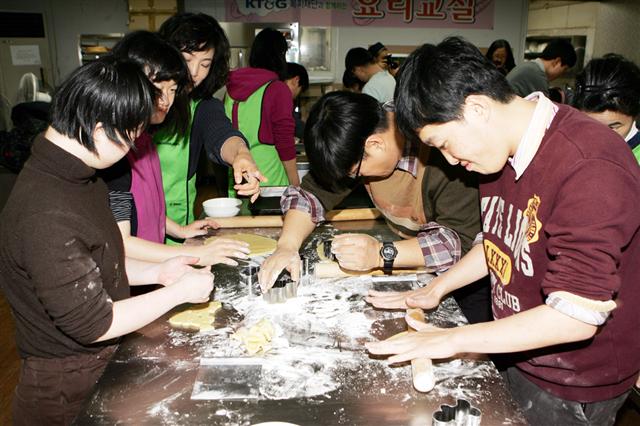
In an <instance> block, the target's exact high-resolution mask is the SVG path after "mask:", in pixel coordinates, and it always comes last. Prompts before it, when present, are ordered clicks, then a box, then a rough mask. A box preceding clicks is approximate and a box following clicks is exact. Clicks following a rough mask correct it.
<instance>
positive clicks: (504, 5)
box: [184, 0, 528, 81]
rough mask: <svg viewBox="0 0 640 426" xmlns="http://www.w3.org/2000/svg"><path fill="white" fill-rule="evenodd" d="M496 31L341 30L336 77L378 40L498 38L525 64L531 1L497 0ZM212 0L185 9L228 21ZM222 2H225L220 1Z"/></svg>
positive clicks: (484, 42) (482, 43) (192, 0)
mask: <svg viewBox="0 0 640 426" xmlns="http://www.w3.org/2000/svg"><path fill="white" fill-rule="evenodd" d="M495 2H496V4H495V18H494V28H493V29H492V30H453V29H446V28H433V29H430V28H425V29H415V28H414V29H404V28H362V27H355V26H354V27H337V28H334V29H333V31H332V47H333V77H334V81H341V79H342V73H343V72H344V57H345V56H346V54H347V51H348V50H349V49H351V48H352V47H357V46H361V47H365V48H366V47H367V46H369V45H370V44H373V43H375V42H377V41H380V42H382V43H384V44H386V45H405V46H420V45H422V44H424V43H438V42H440V41H441V40H442V39H443V38H445V37H447V36H451V35H459V36H463V37H465V38H467V39H468V40H469V41H471V42H472V43H474V44H476V45H477V46H478V47H485V48H486V47H489V45H490V44H491V43H492V42H493V41H494V40H496V39H500V38H503V39H506V40H508V41H509V43H510V44H511V47H512V48H513V49H514V56H515V57H516V63H519V62H520V61H522V55H523V51H524V39H525V37H526V29H527V13H528V0H495ZM215 3H216V2H214V1H211V0H185V2H184V4H185V10H187V11H189V12H204V13H208V14H210V15H212V16H214V17H215V18H216V19H218V20H220V21H223V20H224V18H225V17H224V8H223V7H220V6H219V5H216V4H215ZM219 3H222V2H219Z"/></svg>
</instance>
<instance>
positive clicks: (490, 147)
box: [367, 38, 640, 425]
mask: <svg viewBox="0 0 640 426" xmlns="http://www.w3.org/2000/svg"><path fill="white" fill-rule="evenodd" d="M427 71H428V72H427ZM398 85H399V87H398V91H397V93H396V97H397V99H396V108H397V120H398V125H399V127H400V129H401V130H402V131H403V132H404V133H406V134H408V135H413V136H415V135H417V136H418V137H419V138H420V140H422V142H424V143H426V144H428V145H431V146H434V147H436V148H438V149H440V151H441V152H442V153H443V154H444V156H445V157H446V158H447V160H448V161H449V162H450V163H451V164H460V165H461V166H463V167H465V168H466V169H467V170H472V171H475V172H478V173H480V174H482V175H484V176H483V179H482V180H481V185H480V203H481V206H480V207H481V213H482V225H483V226H482V231H483V232H482V234H480V235H478V238H476V242H477V245H476V246H475V247H474V248H472V249H471V250H470V251H469V253H468V254H467V255H466V256H465V257H463V258H462V259H461V260H460V262H458V263H457V264H456V265H454V266H453V267H452V268H451V269H449V270H448V271H447V272H446V273H444V274H442V275H440V276H439V277H437V278H435V279H434V280H433V282H432V283H431V284H430V285H429V286H427V287H425V288H422V289H419V290H416V291H413V292H409V293H406V292H405V293H393V294H389V293H377V292H372V294H370V296H369V297H368V301H369V302H370V303H372V304H373V305H374V306H377V307H384V308H404V307H408V306H420V307H423V308H432V307H434V306H436V305H437V304H438V303H439V301H440V300H441V298H442V297H443V296H444V295H446V294H448V293H449V292H451V291H453V290H455V289H457V288H460V287H463V286H464V285H466V284H467V283H470V282H473V281H475V280H477V279H479V278H480V277H482V276H484V275H486V274H489V275H490V278H491V285H492V304H493V314H494V318H495V320H494V321H492V322H488V323H480V324H474V325H470V326H466V327H459V328H454V329H438V328H435V327H429V326H421V325H420V324H419V323H416V322H415V321H413V320H411V319H410V318H407V322H408V323H409V324H410V325H411V326H413V327H416V328H417V329H420V330H421V331H420V332H419V333H415V335H411V336H407V337H404V338H399V339H397V340H393V341H386V342H379V343H370V344H367V347H368V349H369V351H370V352H372V353H376V354H395V355H394V356H392V357H391V358H390V361H392V362H400V361H403V360H408V359H413V358H418V357H427V358H434V359H438V358H446V357H450V356H454V355H455V354H457V353H463V352H476V353H494V354H495V353H511V354H512V356H511V358H510V359H511V361H512V365H511V366H510V367H509V368H508V369H507V370H506V371H505V372H504V373H503V375H504V376H505V380H506V381H507V385H508V386H509V388H510V390H511V392H512V394H513V397H514V398H515V399H516V400H517V401H518V402H519V403H520V405H521V407H522V409H523V411H524V413H525V415H526V417H527V420H528V421H529V422H530V423H531V424H534V425H552V424H553V425H556V424H557V425H560V424H561V425H568V424H571V425H574V424H598V425H604V424H613V422H614V420H615V414H616V411H617V410H618V408H619V407H620V405H621V404H622V403H623V402H624V399H625V398H626V395H627V394H628V392H629V390H630V389H631V387H632V386H633V384H634V383H635V380H636V378H637V377H638V370H639V369H640V334H639V333H638V327H639V326H640V316H638V314H637V311H636V310H637V305H638V302H640V287H639V286H638V281H639V280H640V262H638V261H637V259H638V258H639V257H640V232H638V230H639V229H640V216H638V214H637V212H638V210H639V209H640V168H638V166H637V163H636V161H635V159H634V157H633V155H632V154H631V151H630V150H629V149H628V147H626V146H625V145H624V144H619V143H616V140H617V138H618V137H617V136H616V135H615V133H614V132H613V131H611V130H610V129H608V128H607V127H606V126H603V125H601V124H600V123H598V122H596V121H595V120H592V119H590V118H589V117H587V116H586V115H583V114H582V113H579V112H578V111H576V110H574V109H572V108H570V107H566V106H563V105H555V104H553V103H552V102H551V101H549V100H548V99H547V98H545V97H544V96H543V95H542V94H540V93H534V94H532V95H530V96H529V97H527V98H526V99H523V98H520V97H518V96H516V95H515V94H514V93H513V91H512V89H510V88H509V86H508V84H507V82H506V80H505V79H504V77H502V75H501V74H499V72H498V71H496V69H495V68H494V67H493V66H492V65H491V63H489V62H488V61H487V60H486V59H485V58H484V57H483V56H482V54H481V53H480V51H479V50H478V49H477V48H475V47H474V46H473V45H471V44H469V43H468V42H466V41H464V40H462V39H459V38H449V39H446V40H444V41H443V42H442V43H440V44H439V45H437V46H433V45H424V46H422V47H421V48H419V49H418V50H416V51H415V52H414V53H413V54H412V55H411V56H410V57H409V58H408V60H407V62H406V63H405V65H404V68H403V70H402V72H401V76H400V80H399V83H398Z"/></svg>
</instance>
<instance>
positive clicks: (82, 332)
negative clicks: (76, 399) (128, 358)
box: [0, 136, 129, 358]
mask: <svg viewBox="0 0 640 426" xmlns="http://www.w3.org/2000/svg"><path fill="white" fill-rule="evenodd" d="M94 175H95V170H94V169H92V168H90V167H88V166H87V165H85V164H84V163H83V162H82V161H80V160H79V159H78V158H76V157H74V156H72V155H71V154H69V153H67V152H66V151H64V150H62V149H60V148H59V147H57V146H56V145H54V144H53V143H51V142H50V141H48V140H46V139H45V138H44V137H42V136H39V137H38V138H36V140H35V142H34V145H33V149H32V155H31V157H30V159H29V160H28V161H27V163H26V164H25V166H24V169H23V170H22V172H21V173H20V175H19V176H18V180H17V181H16V184H15V187H14V189H13V192H12V193H11V196H10V197H9V200H8V201H7V205H6V207H5V209H4V210H3V212H2V215H1V216H0V241H1V242H2V243H1V244H0V288H2V291H3V292H4V295H5V297H6V298H7V300H8V301H9V304H10V305H11V309H12V312H13V315H14V317H15V322H16V340H17V345H18V351H19V353H20V356H21V357H28V356H37V357H43V358H58V357H66V356H70V355H75V354H78V353H91V352H97V351H99V350H100V349H102V348H103V347H104V346H105V345H107V344H112V343H113V342H103V343H100V344H92V343H91V342H93V341H94V340H95V339H97V338H98V337H100V336H102V335H103V334H104V333H105V332H106V331H107V330H108V329H109V327H110V326H111V321H112V316H113V314H112V308H113V301H117V300H121V299H125V298H127V297H128V296H129V283H128V281H127V276H126V273H125V263H124V247H123V243H122V238H121V236H120V232H119V230H118V227H117V225H116V223H115V221H114V219H113V215H112V214H111V210H110V209H109V199H108V193H107V188H106V186H105V184H104V182H102V180H100V179H97V178H96V177H95V176H94Z"/></svg>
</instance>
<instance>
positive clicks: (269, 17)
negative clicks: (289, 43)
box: [225, 0, 495, 29]
mask: <svg viewBox="0 0 640 426" xmlns="http://www.w3.org/2000/svg"><path fill="white" fill-rule="evenodd" d="M494 7H495V0H225V12H226V21H227V22H268V23H285V22H298V23H299V24H300V25H304V26H338V27H345V26H364V27H402V28H426V27H428V28H459V29H463V28H464V29H492V28H493V21H494Z"/></svg>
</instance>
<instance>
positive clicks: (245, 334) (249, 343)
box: [231, 318, 275, 355]
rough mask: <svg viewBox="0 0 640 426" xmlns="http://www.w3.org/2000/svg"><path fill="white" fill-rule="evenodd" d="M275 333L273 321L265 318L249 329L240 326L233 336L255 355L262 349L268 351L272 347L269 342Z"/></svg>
mask: <svg viewBox="0 0 640 426" xmlns="http://www.w3.org/2000/svg"><path fill="white" fill-rule="evenodd" d="M274 333H275V330H274V329H273V324H271V321H269V320H268V319H266V318H263V319H261V320H260V321H258V322H257V323H256V324H254V325H253V326H251V327H249V328H248V329H247V328H246V327H240V328H239V329H238V331H236V332H235V333H234V334H233V335H232V336H231V337H232V338H234V339H236V340H239V341H240V342H242V343H243V344H244V346H245V348H246V349H247V352H248V353H249V355H254V354H256V353H258V352H260V351H262V352H266V351H268V350H269V349H271V345H270V344H269V343H270V342H271V339H272V338H273V335H274Z"/></svg>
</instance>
